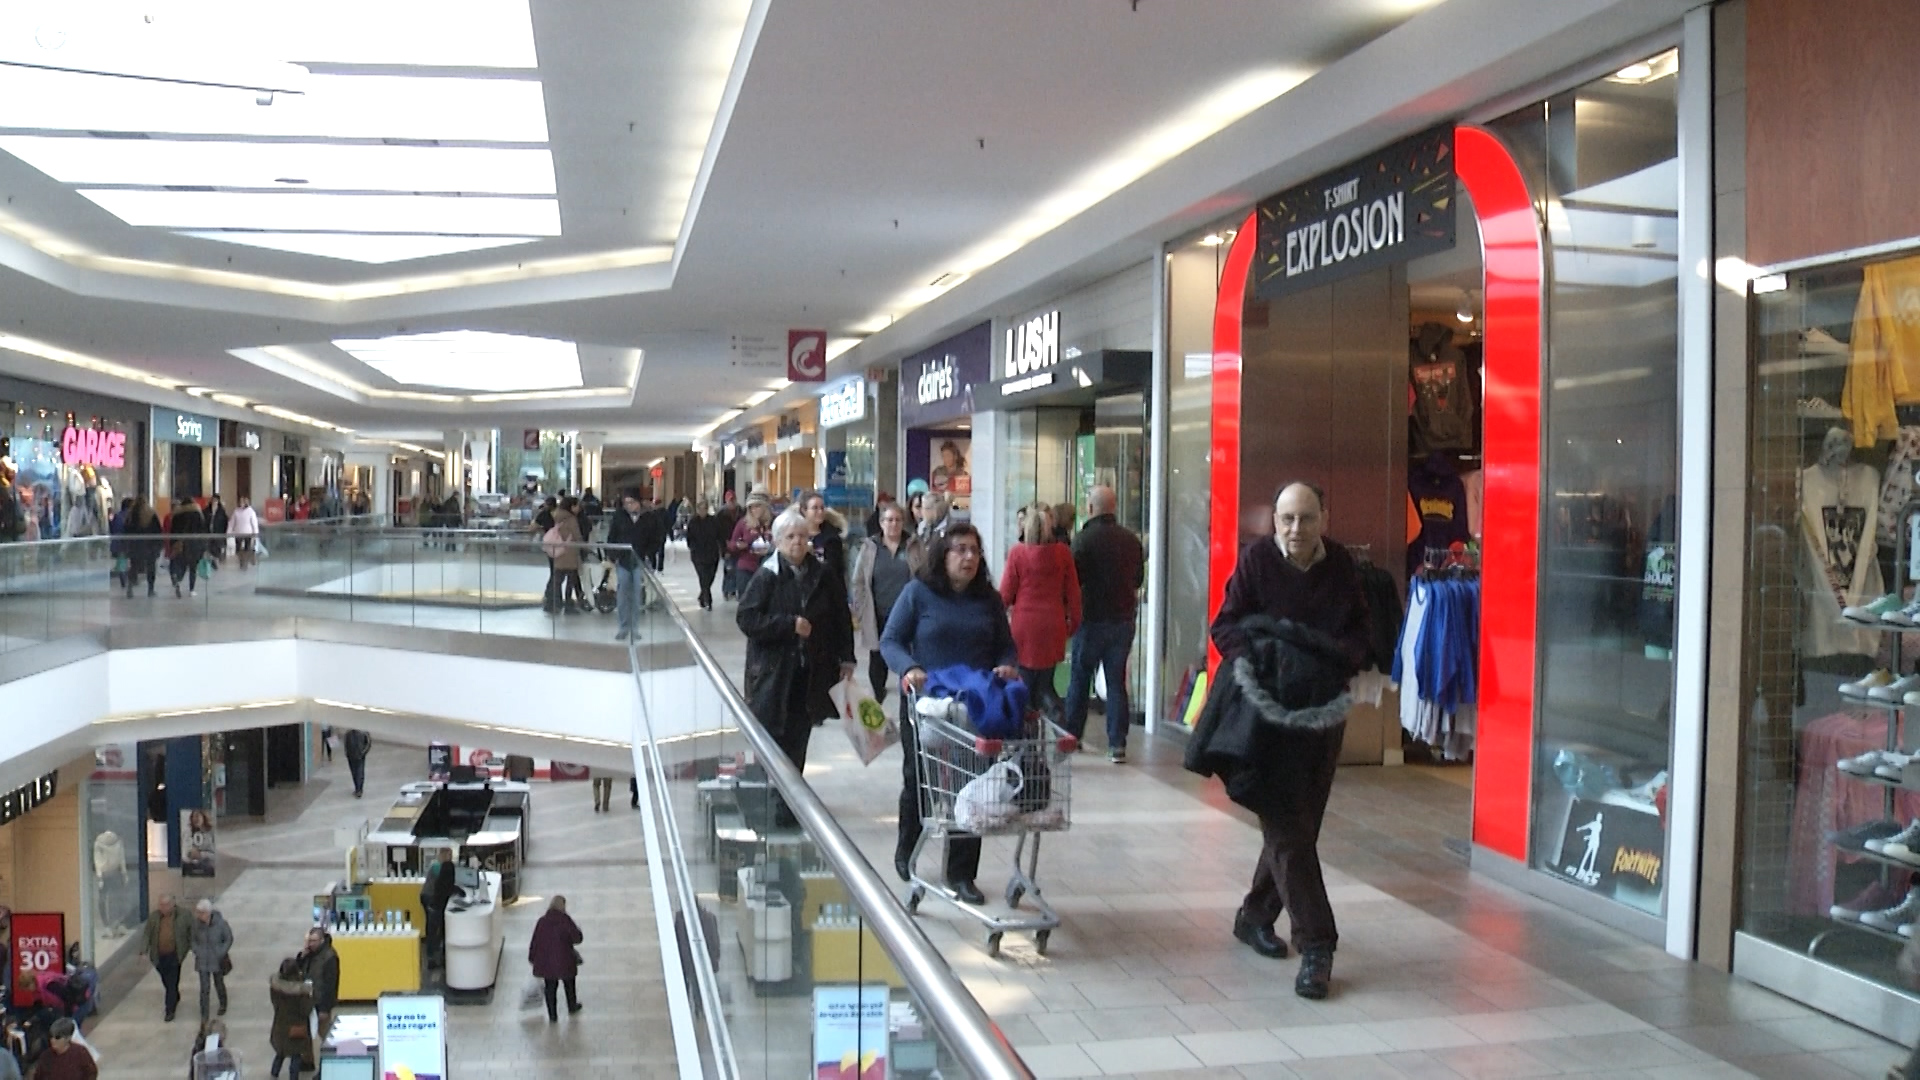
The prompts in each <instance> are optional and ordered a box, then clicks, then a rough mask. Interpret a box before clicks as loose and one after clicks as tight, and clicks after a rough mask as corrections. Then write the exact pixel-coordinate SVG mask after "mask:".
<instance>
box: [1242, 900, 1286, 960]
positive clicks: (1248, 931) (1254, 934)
mask: <svg viewBox="0 0 1920 1080" xmlns="http://www.w3.org/2000/svg"><path fill="white" fill-rule="evenodd" d="M1233 936H1234V937H1236V938H1239V939H1240V943H1241V944H1243V945H1245V946H1246V947H1247V948H1249V949H1252V950H1253V951H1254V952H1257V953H1259V954H1260V955H1261V956H1265V957H1268V958H1270V959H1274V960H1284V959H1286V956H1287V943H1286V942H1284V941H1281V940H1280V939H1279V938H1278V937H1276V936H1275V935H1274V932H1273V927H1271V926H1255V925H1254V924H1253V920H1252V919H1249V918H1247V913H1246V911H1245V910H1244V909H1243V910H1240V911H1236V912H1234V913H1233Z"/></svg>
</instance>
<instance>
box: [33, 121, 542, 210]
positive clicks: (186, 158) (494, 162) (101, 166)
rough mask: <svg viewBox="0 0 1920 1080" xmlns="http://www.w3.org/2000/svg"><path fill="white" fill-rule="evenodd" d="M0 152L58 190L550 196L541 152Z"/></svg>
mask: <svg viewBox="0 0 1920 1080" xmlns="http://www.w3.org/2000/svg"><path fill="white" fill-rule="evenodd" d="M0 150H4V151H6V152H7V153H9V154H12V155H13V156H14V157H17V158H19V159H20V160H21V161H24V162H26V163H27V164H29V165H31V166H33V167H34V168H36V169H39V170H40V171H41V172H43V173H46V174H47V175H48V176H51V177H53V178H54V179H55V180H58V181H60V182H61V183H63V184H78V185H89V184H98V185H109V184H111V185H115V186H120V187H150V188H157V187H217V188H255V189H263V190H271V189H273V188H274V187H276V186H278V187H287V186H295V187H310V188H316V189H319V190H323V191H368V192H407V193H412V192H462V193H465V194H470V195H552V194H553V193H554V192H555V190H557V189H556V187H555V184H554V177H553V155H552V154H550V153H549V152H548V151H547V150H545V149H544V148H539V149H532V148H523V147H499V146H385V145H373V144H365V143H356V144H351V145H340V144H335V143H285V142H222V141H218V140H206V139H94V138H86V137H84V136H75V135H0Z"/></svg>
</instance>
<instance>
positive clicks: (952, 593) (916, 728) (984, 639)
mask: <svg viewBox="0 0 1920 1080" xmlns="http://www.w3.org/2000/svg"><path fill="white" fill-rule="evenodd" d="M914 543H915V544H916V545H924V548H923V550H922V551H920V552H919V553H918V554H919V556H920V559H919V562H920V566H919V569H918V571H917V573H916V577H915V580H914V581H912V582H909V583H908V585H907V587H906V588H905V589H904V590H902V591H901V593H900V599H899V600H898V601H897V602H895V604H894V607H893V612H892V613H891V615H890V616H889V617H888V619H887V628H886V631H885V633H884V634H882V635H881V639H880V652H881V656H882V657H883V658H884V659H885V660H886V662H887V667H888V668H889V669H891V670H893V671H897V672H900V673H902V677H901V685H902V687H903V689H904V690H905V691H906V694H907V697H908V702H907V704H906V705H905V706H903V708H902V710H901V719H902V723H901V725H900V749H901V762H902V764H901V788H900V830H899V836H898V839H897V843H896V845H895V847H894V852H893V866H894V870H895V871H896V872H898V873H899V875H900V878H901V880H903V881H907V882H909V883H911V884H912V885H913V886H914V888H913V891H912V893H910V894H909V896H908V904H909V907H910V908H914V909H917V908H918V906H919V902H920V900H921V898H922V897H924V896H925V894H926V893H927V892H928V891H935V892H938V893H939V894H941V895H942V896H945V897H946V898H948V899H951V900H952V901H953V902H954V903H955V904H956V905H957V906H959V907H960V908H961V910H963V911H966V912H967V913H968V914H970V915H973V916H974V917H975V918H978V919H980V920H981V922H982V923H983V924H984V925H985V926H986V927H987V929H988V939H987V945H988V949H989V951H993V952H997V951H998V949H999V944H1000V935H1001V934H1002V933H1003V932H1004V931H1006V930H1023V931H1024V930H1032V931H1033V932H1034V933H1035V935H1036V945H1038V946H1040V947H1042V948H1044V942H1045V938H1044V937H1043V936H1042V935H1043V934H1044V932H1046V931H1050V930H1051V929H1052V928H1053V927H1054V926H1057V925H1059V920H1058V919H1057V918H1055V917H1054V916H1053V913H1052V912H1051V910H1045V911H1044V917H1045V922H1044V925H1038V924H1034V922H1033V920H1024V919H1002V918H999V917H997V916H994V915H992V914H991V913H989V912H988V911H987V910H986V909H985V907H984V905H985V904H986V896H985V894H983V893H982V892H981V891H980V888H979V886H978V885H977V884H976V883H975V880H974V879H975V878H976V877H978V876H979V871H980V839H979V834H977V833H970V832H968V831H966V829H965V826H963V825H962V823H961V822H960V820H959V818H958V817H957V816H956V815H957V809H956V803H957V801H958V800H959V796H960V793H961V790H962V789H964V788H965V787H966V785H967V783H968V782H970V781H975V780H979V781H982V783H981V784H980V785H979V786H977V787H976V788H975V792H976V795H979V796H984V795H985V794H994V795H995V796H996V797H995V798H994V799H993V800H992V801H993V802H996V803H998V802H1002V801H1007V800H1001V799H999V798H998V797H997V796H998V795H999V794H1000V793H1002V792H1005V791H1006V790H1007V783H1006V781H1007V780H1008V777H1009V773H1010V771H1011V770H1009V769H1005V768H1001V769H998V771H997V772H994V773H993V777H994V779H992V780H988V779H987V773H988V770H989V769H993V768H994V767H995V766H998V765H1000V764H1001V763H1002V761H1001V758H1002V755H1004V754H1007V753H1009V752H1011V753H1013V754H1015V755H1016V761H1015V765H1014V767H1015V768H1018V767H1019V766H1018V764H1017V757H1018V755H1019V754H1021V753H1022V752H1030V751H1031V750H1032V748H1031V747H1023V746H1021V745H1018V744H1022V743H1026V742H1029V741H1031V740H1026V739H1024V738H1020V737H1018V736H1016V737H1015V738H1014V739H1012V740H1007V739H999V740H992V739H989V740H987V742H988V743H989V744H991V745H975V743H974V740H975V739H976V738H977V737H978V733H977V732H976V731H974V730H972V722H973V718H972V717H966V718H964V720H963V718H962V717H959V716H955V715H953V714H952V713H945V714H942V715H940V716H929V717H925V718H922V717H919V716H916V715H915V712H916V708H917V706H916V705H915V701H916V700H917V696H918V695H919V694H920V691H921V690H922V689H923V688H924V687H925V685H926V682H927V679H928V673H929V672H932V671H943V670H946V669H965V670H971V671H976V672H986V671H989V670H990V671H992V672H993V674H995V675H997V676H999V677H1000V678H1001V679H1002V680H1004V681H1006V682H1010V683H1012V682H1017V681H1018V679H1019V669H1018V668H1017V667H1016V666H1015V663H1016V652H1015V649H1014V643H1013V630H1012V628H1011V627H1010V626H1009V625H1008V623H1007V609H1006V605H1005V604H1004V603H1002V601H1001V599H1000V594H999V593H998V592H996V591H995V590H994V588H993V583H992V581H991V580H989V577H988V574H987V570H986V566H985V563H984V560H983V558H982V551H981V543H980V533H979V532H978V531H977V530H975V529H974V527H973V526H971V525H966V524H961V525H955V526H953V527H951V528H950V529H948V530H947V531H946V533H944V534H943V535H940V536H937V537H932V538H925V539H923V538H916V540H915V541H914ZM1022 719H1023V721H1024V717H1023V718H1022ZM957 720H959V721H962V722H960V723H956V722H955V721H957ZM1020 734H1022V735H1024V734H1025V731H1024V730H1023V731H1022V732H1021V733H1020ZM963 741H964V743H965V744H966V746H967V748H968V749H967V753H964V754H963V753H961V752H959V748H960V746H961V744H962V742H963ZM923 743H925V744H926V745H924V746H923ZM1009 745H1012V746H1013V749H1012V750H1011V751H1009V749H1008V747H1009ZM1043 756H1044V757H1046V758H1047V759H1048V761H1047V764H1048V768H1049V770H1051V771H1052V773H1053V775H1052V776H1051V777H1050V783H1051V784H1052V785H1054V786H1057V787H1058V790H1059V796H1058V799H1057V802H1056V801H1053V800H1050V804H1051V808H1057V809H1058V810H1059V821H1060V824H1059V826H1058V827H1059V828H1065V825H1066V820H1067V815H1066V809H1067V805H1068V804H1067V800H1066V793H1067V788H1066V778H1067V776H1068V767H1067V763H1066V761H1065V759H1064V757H1063V756H1062V755H1059V754H1058V753H1057V752H1056V753H1054V754H1051V755H1047V754H1043ZM1056 758H1057V759H1059V760H1054V759H1056ZM923 764H924V765H926V766H927V768H925V769H923V767H922V766H923ZM1022 775H1023V776H1024V772H1023V773H1022ZM989 786H991V787H992V788H993V789H994V790H993V791H992V792H987V791H986V788H988V787H989ZM1020 786H1021V788H1022V789H1025V787H1026V785H1025V783H1024V781H1023V782H1022V783H1021V785H1020ZM972 801H973V800H969V805H970V804H971V802H972ZM1000 813H1001V811H999V810H998V809H995V810H994V815H995V816H996V817H997V816H998V815H999V814H1000ZM973 823H975V822H974V821H973V812H972V811H969V824H973ZM1009 824H1010V823H1009V822H1001V821H996V822H994V823H993V826H992V827H993V831H996V832H1012V831H1015V830H1014V829H1013V828H1009V827H1004V826H1007V825H1009ZM928 825H931V826H933V830H934V832H935V834H937V835H941V836H944V837H945V838H946V841H947V851H946V866H945V868H944V869H945V873H944V874H943V875H942V877H941V878H940V879H939V882H938V883H934V882H929V881H926V880H923V879H921V878H920V877H919V876H918V875H917V873H916V871H915V867H916V865H917V863H918V860H919V855H920V851H921V849H922V848H923V847H924V846H925V843H926V839H927V834H926V826H928ZM983 827H985V826H983ZM1026 840H1027V838H1026V836H1025V835H1024V834H1023V835H1022V839H1021V842H1020V844H1019V845H1018V846H1017V847H1016V849H1015V859H1016V862H1015V875H1014V879H1013V880H1012V881H1011V882H1009V884H1008V888H1007V899H1008V901H1009V902H1010V903H1017V902H1018V901H1019V900H1020V899H1021V895H1022V894H1023V893H1031V894H1032V895H1033V896H1034V899H1035V902H1036V903H1039V902H1040V897H1039V889H1038V886H1037V885H1036V884H1035V883H1034V881H1033V871H1032V868H1033V867H1035V866H1037V860H1038V857H1039V840H1038V837H1037V836H1036V837H1033V843H1032V845H1031V848H1030V849H1029V846H1028V844H1027V843H1026ZM1023 853H1024V854H1026V855H1027V856H1028V864H1029V869H1028V870H1027V871H1025V872H1024V873H1023V872H1021V870H1020V866H1019V861H1018V860H1019V858H1020V857H1021V855H1022V854H1023Z"/></svg>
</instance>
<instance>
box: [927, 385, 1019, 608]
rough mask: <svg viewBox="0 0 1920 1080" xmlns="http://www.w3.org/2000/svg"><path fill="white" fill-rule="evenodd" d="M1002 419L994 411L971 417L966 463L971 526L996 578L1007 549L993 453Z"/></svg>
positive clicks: (997, 467) (997, 460)
mask: <svg viewBox="0 0 1920 1080" xmlns="http://www.w3.org/2000/svg"><path fill="white" fill-rule="evenodd" d="M1003 420H1004V417H1003V416H1002V415H1001V414H1000V413H997V412H977V413H974V414H973V444H972V446H971V447H970V449H971V452H972V454H973V459H972V460H971V461H969V462H968V463H967V464H968V466H969V467H970V468H971V469H972V470H973V496H972V499H971V500H970V502H971V503H972V510H971V513H972V515H973V527H974V528H976V529H979V530H980V549H981V550H982V551H984V552H985V553H986V556H987V559H988V561H989V562H990V563H991V564H992V567H991V568H992V570H993V573H994V575H995V576H996V577H997V576H998V575H999V573H1000V571H1001V570H1002V569H1004V568H1005V567H1006V564H1007V560H1006V554H1007V553H1006V549H1005V547H1003V546H1002V545H1001V543H1000V538H1001V536H1002V535H1003V533H1004V530H1003V529H1002V527H1001V526H1002V522H1001V515H1002V513H1003V512H1004V509H1005V507H1004V506H1003V505H1002V504H1003V503H1005V502H1006V499H1005V497H1004V495H1003V493H1002V492H1001V490H1000V489H1001V479H1000V472H1001V469H1000V455H999V454H998V453H996V451H997V450H998V449H999V447H998V446H997V445H996V443H997V442H998V441H999V438H998V437H999V434H1000V425H1001V423H1002V421H1003ZM935 456H936V457H937V456H938V454H936V455H935Z"/></svg>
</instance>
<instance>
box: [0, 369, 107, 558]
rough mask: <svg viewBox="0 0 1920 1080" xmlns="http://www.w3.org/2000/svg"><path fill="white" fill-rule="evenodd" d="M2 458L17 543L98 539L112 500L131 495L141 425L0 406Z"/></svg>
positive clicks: (37, 406)
mask: <svg viewBox="0 0 1920 1080" xmlns="http://www.w3.org/2000/svg"><path fill="white" fill-rule="evenodd" d="M0 409H5V413H4V414H0V415H4V422H0V444H4V445H0V454H4V456H7V457H11V458H12V459H13V462H14V466H15V468H17V469H18V470H19V476H18V477H17V479H16V483H17V485H18V489H19V492H20V499H21V512H22V519H23V522H24V523H25V525H26V533H25V534H24V535H23V537H22V538H23V539H27V540H57V539H61V538H71V537H79V536H101V535H105V533H106V531H107V520H108V519H109V518H111V517H112V516H113V511H114V509H115V508H116V507H117V504H118V499H119V498H120V497H121V496H123V495H132V494H136V491H135V487H136V482H135V479H134V478H135V475H136V473H137V471H138V467H139V458H140V453H141V450H140V447H139V426H138V424H137V422H135V421H130V420H126V419H122V418H109V417H103V416H95V415H90V414H89V413H87V412H78V411H74V410H71V409H64V408H60V407H58V406H56V405H53V404H47V403H44V402H41V403H35V402H27V401H19V402H0Z"/></svg>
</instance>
